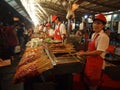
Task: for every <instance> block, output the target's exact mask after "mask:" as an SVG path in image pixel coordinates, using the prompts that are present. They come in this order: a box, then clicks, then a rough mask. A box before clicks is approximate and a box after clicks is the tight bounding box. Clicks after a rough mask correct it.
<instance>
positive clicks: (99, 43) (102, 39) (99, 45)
mask: <svg viewBox="0 0 120 90" xmlns="http://www.w3.org/2000/svg"><path fill="white" fill-rule="evenodd" d="M97 34H99V36H98V38H97V40H96V43H95V46H96V50H100V51H103V53H102V54H101V55H100V56H101V57H102V58H103V59H104V57H105V54H106V49H107V48H108V46H109V37H108V36H107V34H106V33H104V31H103V30H102V31H100V32H99V33H97ZM95 35H96V33H94V34H93V35H92V38H91V39H93V38H94V37H95Z"/></svg>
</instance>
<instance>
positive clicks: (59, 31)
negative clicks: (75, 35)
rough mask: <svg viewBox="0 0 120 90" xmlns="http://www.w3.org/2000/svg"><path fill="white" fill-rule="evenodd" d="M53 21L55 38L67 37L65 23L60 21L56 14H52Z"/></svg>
mask: <svg viewBox="0 0 120 90" xmlns="http://www.w3.org/2000/svg"><path fill="white" fill-rule="evenodd" d="M52 22H53V23H55V31H54V40H57V41H62V40H64V39H65V38H66V27H65V24H64V23H62V22H61V21H60V18H59V17H58V16H56V15H53V16H52Z"/></svg>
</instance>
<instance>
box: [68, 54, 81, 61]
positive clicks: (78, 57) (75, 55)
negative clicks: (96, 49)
mask: <svg viewBox="0 0 120 90" xmlns="http://www.w3.org/2000/svg"><path fill="white" fill-rule="evenodd" d="M69 54H70V55H72V56H74V57H76V58H77V59H79V60H82V59H83V58H82V57H80V56H78V55H77V52H69Z"/></svg>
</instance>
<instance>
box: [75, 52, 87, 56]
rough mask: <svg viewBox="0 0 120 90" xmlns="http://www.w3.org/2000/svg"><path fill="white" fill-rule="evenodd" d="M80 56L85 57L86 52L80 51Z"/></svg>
mask: <svg viewBox="0 0 120 90" xmlns="http://www.w3.org/2000/svg"><path fill="white" fill-rule="evenodd" d="M76 54H77V55H78V56H84V55H85V52H84V51H79V52H77V53H76Z"/></svg>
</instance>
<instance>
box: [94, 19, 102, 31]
mask: <svg viewBox="0 0 120 90" xmlns="http://www.w3.org/2000/svg"><path fill="white" fill-rule="evenodd" d="M92 26H93V31H95V32H100V31H101V30H103V28H104V24H103V23H102V22H101V21H99V20H95V21H94V22H93V25H92Z"/></svg>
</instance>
